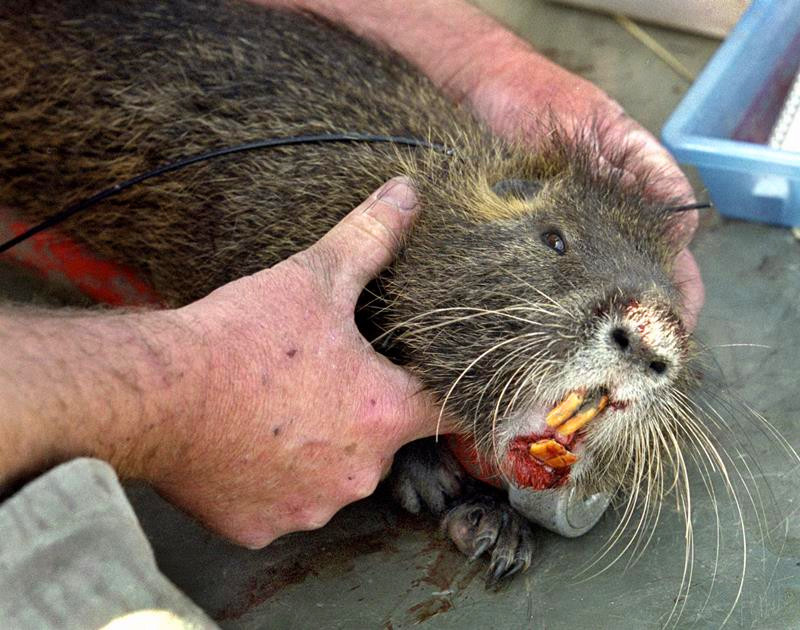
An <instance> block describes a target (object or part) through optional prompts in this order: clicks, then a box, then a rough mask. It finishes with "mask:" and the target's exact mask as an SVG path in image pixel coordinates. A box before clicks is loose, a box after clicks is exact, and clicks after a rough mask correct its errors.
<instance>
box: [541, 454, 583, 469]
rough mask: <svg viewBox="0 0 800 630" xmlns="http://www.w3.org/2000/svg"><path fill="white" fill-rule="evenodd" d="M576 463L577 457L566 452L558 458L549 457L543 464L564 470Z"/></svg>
mask: <svg viewBox="0 0 800 630" xmlns="http://www.w3.org/2000/svg"><path fill="white" fill-rule="evenodd" d="M577 461H578V457H577V456H576V455H573V454H572V453H569V452H567V453H564V454H563V455H559V456H558V457H551V458H550V459H548V460H547V461H546V462H545V464H547V465H548V466H550V468H566V467H567V466H572V464H574V463H575V462H577Z"/></svg>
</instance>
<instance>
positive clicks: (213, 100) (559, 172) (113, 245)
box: [0, 0, 691, 486]
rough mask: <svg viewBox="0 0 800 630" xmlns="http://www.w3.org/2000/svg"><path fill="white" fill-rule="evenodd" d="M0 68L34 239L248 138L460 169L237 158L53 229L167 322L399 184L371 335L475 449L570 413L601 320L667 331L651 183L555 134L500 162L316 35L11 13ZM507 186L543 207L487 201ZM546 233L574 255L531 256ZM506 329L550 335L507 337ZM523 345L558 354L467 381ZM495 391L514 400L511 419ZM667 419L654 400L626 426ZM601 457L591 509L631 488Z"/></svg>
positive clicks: (413, 87)
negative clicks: (574, 363)
mask: <svg viewBox="0 0 800 630" xmlns="http://www.w3.org/2000/svg"><path fill="white" fill-rule="evenodd" d="M0 60H2V61H0V64H2V66H1V67H2V72H3V81H4V85H5V87H4V88H2V90H0V121H1V122H0V147H2V151H1V152H0V201H2V202H3V203H5V204H8V205H11V206H16V207H17V208H19V209H21V210H22V211H23V213H24V214H25V215H26V216H27V217H30V218H32V219H34V218H41V217H44V216H47V215H49V214H52V213H53V212H54V211H55V210H57V209H59V208H61V207H63V206H65V205H66V204H68V203H71V202H75V201H77V200H80V199H82V198H84V197H86V196H88V195H90V194H92V193H95V192H97V191H98V190H100V189H102V188H104V187H106V186H108V185H109V184H111V183H114V182H116V181H120V180H124V179H126V178H129V177H132V176H134V175H136V174H138V173H140V172H143V171H146V170H148V169H150V168H152V167H154V166H156V165H160V164H162V163H166V162H169V161H171V160H174V159H176V158H179V157H182V156H185V155H188V154H192V153H199V152H202V151H206V150H208V149H211V148H216V147H220V146H225V145H232V144H236V143H240V142H245V141H251V140H256V139H261V138H267V137H282V136H289V135H293V134H304V133H318V132H340V131H355V132H369V133H375V134H402V135H409V136H415V137H420V138H425V139H429V140H431V141H433V142H437V143H442V144H445V145H447V146H449V147H452V148H453V149H454V151H455V155H454V156H451V157H447V156H445V155H442V154H441V153H437V152H435V151H430V150H425V149H419V148H417V149H409V148H405V147H397V146H387V145H373V144H341V145H340V144H326V145H322V144H320V145H303V146H297V147H287V148H279V149H271V150H266V151H260V152H256V153H248V154H241V155H236V156H232V157H229V158H223V159H218V160H215V161H212V162H207V163H203V164H199V165H195V166H191V167H189V168H186V169H184V170H182V171H180V172H176V173H172V174H170V175H168V176H165V177H162V178H160V179H158V180H156V181H151V182H148V183H146V184H143V185H140V186H138V187H136V188H134V189H133V190H131V191H128V192H126V193H124V194H122V195H120V196H119V197H116V198H114V199H112V200H110V201H107V202H105V203H103V204H102V205H101V206H99V207H95V208H93V209H91V210H90V211H88V212H86V213H84V214H82V215H80V216H78V217H75V218H73V219H71V220H70V221H69V222H68V223H66V224H64V226H63V229H64V230H66V231H67V232H69V233H70V234H71V235H73V236H74V237H75V238H77V239H78V240H81V241H83V242H84V243H86V244H87V245H88V246H90V247H91V248H92V249H93V250H94V251H95V252H97V253H98V254H99V255H101V256H103V257H106V258H108V259H113V260H116V261H120V262H123V263H127V264H129V265H131V266H133V267H135V268H137V269H139V270H140V271H141V272H142V273H143V274H144V276H145V277H146V278H147V279H148V280H149V281H150V282H151V283H152V284H153V286H154V288H155V289H156V290H157V291H158V292H159V293H160V294H161V295H162V296H163V297H164V298H165V299H166V301H167V303H168V304H170V305H178V304H183V303H186V302H189V301H192V300H195V299H197V298H200V297H202V296H203V295H205V294H207V293H208V292H210V291H211V290H212V289H214V288H215V287H217V286H219V285H221V284H223V283H225V282H228V281H230V280H232V279H234V278H236V277H240V276H242V275H245V274H249V273H252V272H254V271H256V270H259V269H262V268H264V267H267V266H270V265H272V264H274V263H276V262H277V261H279V260H281V259H283V258H285V257H287V256H288V255H290V254H292V253H294V252H296V251H298V250H300V249H302V248H305V247H307V246H308V245H310V244H311V243H313V242H314V241H315V240H316V239H318V238H319V237H320V236H321V235H322V234H323V233H324V232H325V231H327V230H328V229H329V228H330V227H331V226H333V225H334V224H335V223H336V222H337V221H338V220H339V219H340V218H341V217H342V216H344V214H346V213H347V212H348V211H349V210H350V209H351V208H352V207H354V206H355V205H356V204H358V203H359V202H360V201H362V200H363V199H364V198H366V196H367V195H368V194H369V193H370V192H371V191H373V190H374V189H375V188H376V187H377V186H378V185H379V184H380V183H382V182H383V181H385V180H387V179H388V178H390V177H391V176H394V175H398V174H406V175H409V176H411V177H412V178H413V179H414V181H415V182H416V184H417V187H418V189H419V194H420V197H421V201H422V205H423V207H424V212H423V213H422V216H421V217H420V219H419V221H418V222H417V224H416V226H415V228H414V230H413V232H412V234H411V235H410V236H409V237H408V240H407V243H406V247H405V249H404V251H403V253H402V254H401V256H400V257H399V259H398V261H397V262H396V264H395V265H394V266H393V267H392V268H391V270H390V271H389V272H387V274H386V275H385V276H384V278H383V284H382V295H383V299H385V301H386V304H387V305H388V306H387V307H386V308H384V309H380V312H379V314H376V315H374V317H373V321H374V322H375V323H377V324H378V326H379V327H380V328H381V329H382V330H384V331H392V336H391V337H390V338H391V339H392V340H393V345H394V348H395V349H396V350H399V354H400V355H401V356H402V357H403V358H404V360H405V361H406V362H407V364H408V365H409V367H410V368H411V369H413V370H415V371H416V373H417V374H418V375H419V376H420V377H421V378H422V379H423V381H424V382H425V384H426V385H427V386H428V387H429V388H431V389H432V390H433V391H434V392H436V393H437V394H438V395H439V396H440V398H441V399H444V398H447V399H448V400H447V404H448V408H449V410H450V412H451V413H454V414H455V415H457V416H458V417H459V418H460V419H461V420H462V423H463V424H462V426H463V430H464V431H465V432H470V433H473V432H474V434H475V436H476V438H477V440H478V443H479V444H480V445H482V446H483V447H485V448H487V449H490V448H491V444H492V441H493V437H492V436H493V435H495V429H496V427H495V425H494V423H495V421H496V419H497V416H498V413H497V412H498V410H500V411H501V412H503V413H504V414H506V415H508V414H510V413H511V412H512V411H514V410H515V409H520V408H524V407H525V405H526V404H530V403H531V402H532V401H536V402H537V403H541V404H553V403H555V402H557V400H558V399H559V397H560V396H563V395H564V393H565V387H566V384H565V383H564V382H562V381H561V380H559V379H560V375H559V369H560V368H561V367H562V366H564V365H566V364H567V362H568V361H569V360H570V357H571V356H572V355H573V354H575V347H576V344H580V343H586V340H587V339H589V338H590V337H591V334H592V331H593V330H594V329H595V327H596V321H597V317H596V316H595V315H596V314H597V313H607V312H610V311H614V309H619V308H622V305H623V304H624V302H625V300H626V299H629V298H635V299H637V300H642V301H644V302H646V303H647V304H649V305H650V308H651V310H652V313H653V316H654V317H659V318H664V319H667V320H671V321H675V322H677V316H676V315H675V312H676V305H677V304H678V301H679V295H678V292H677V291H676V289H675V288H674V287H672V285H671V283H670V282H669V273H670V269H669V261H670V260H671V258H672V256H673V254H674V251H673V250H672V246H671V245H670V242H669V239H668V238H667V237H666V233H667V223H668V221H669V218H668V216H667V214H666V213H665V212H664V211H663V209H662V208H661V207H660V206H659V205H657V204H653V203H650V202H648V201H646V200H645V199H644V196H643V195H642V194H641V191H642V190H644V185H643V183H641V182H640V183H639V184H635V185H623V183H622V182H620V181H619V179H618V178H617V177H616V176H615V175H614V174H613V173H611V174H608V173H606V174H602V172H601V170H600V169H599V168H598V155H597V148H596V143H595V142H593V141H592V142H580V139H574V138H565V137H563V136H559V135H558V134H555V135H554V136H553V138H554V139H553V141H552V145H551V146H550V147H549V148H546V149H544V150H542V151H541V152H539V153H538V154H532V153H531V152H530V151H529V150H528V149H526V148H525V147H520V146H514V145H513V144H510V143H506V142H502V141H500V140H498V139H496V138H494V137H492V135H491V134H490V133H489V132H488V131H487V129H486V128H485V127H484V126H483V125H482V124H481V123H479V122H478V121H476V120H475V119H474V118H473V116H472V115H471V114H470V113H469V112H467V111H466V110H464V109H461V108H457V107H454V106H453V105H452V104H450V103H448V102H447V101H446V100H445V99H444V97H442V96H441V95H440V94H439V93H438V92H437V91H436V90H435V89H434V88H433V86H432V85H431V84H430V83H429V82H428V80H427V79H425V78H424V77H421V76H420V75H419V74H417V73H416V72H414V71H413V70H412V69H411V68H409V67H408V65H407V64H405V63H404V62H403V61H401V60H399V59H398V58H396V57H395V56H393V55H391V54H389V53H386V52H380V51H376V50H375V49H373V48H372V47H370V46H367V45H366V44H364V43H362V42H361V41H359V40H358V39H357V38H355V37H354V36H352V35H350V34H347V33H345V32H342V31H340V30H335V29H333V28H332V27H330V26H329V25H325V24H322V23H320V22H318V21H314V20H302V19H299V18H298V17H297V16H292V15H286V14H281V13H271V12H268V11H264V10H261V9H257V8H255V7H252V6H249V5H248V6H245V5H240V4H238V3H235V2H225V1H222V0H220V1H208V2H195V3H192V2H163V3H162V2H151V1H149V0H130V1H128V2H117V1H112V0H97V1H94V2H89V1H86V2H79V1H76V0H68V1H64V2H55V1H52V0H46V1H31V2H10V1H9V2H5V3H3V5H2V7H0ZM545 123H546V121H539V123H538V124H542V125H543V126H544V125H545ZM591 140H594V138H591ZM587 147H588V148H587ZM508 179H524V180H531V181H537V182H539V183H541V184H542V189H541V192H540V193H539V194H538V195H537V196H536V197H535V198H533V199H520V198H515V197H513V196H511V197H505V198H501V197H499V196H497V195H496V194H495V193H493V192H492V188H491V187H492V186H493V185H494V184H496V183H497V182H499V181H503V180H508ZM553 228H557V229H559V230H561V231H562V232H563V233H564V234H566V235H567V241H568V245H569V252H568V255H566V256H558V255H556V254H555V253H554V252H553V251H551V250H549V249H548V248H547V247H546V246H544V244H543V243H542V240H541V234H542V232H544V231H547V230H549V229H553ZM543 296H544V297H543ZM551 302H553V303H556V302H557V303H558V305H559V308H553V307H552V304H551ZM509 305H520V307H525V306H526V305H538V306H537V307H538V308H543V309H545V311H546V312H545V311H542V312H534V313H533V315H531V316H527V315H525V316H522V317H509V315H508V313H509V311H508V310H507V309H508V308H509ZM443 308H447V309H452V310H449V311H442V310H441V309H443ZM455 309H462V310H461V311H457V310H455ZM463 309H482V310H483V311H484V315H483V316H480V317H478V316H475V317H462V318H461V319H460V320H459V321H453V319H454V313H462V314H464V313H466V314H469V313H470V312H472V311H470V310H463ZM504 309H505V310H504ZM559 309H560V310H559ZM533 320H535V321H533ZM532 330H534V331H535V330H542V331H545V332H548V333H549V334H550V335H551V338H550V340H551V343H550V344H549V345H548V346H547V347H546V348H544V349H542V350H541V352H540V353H539V354H538V355H537V356H538V359H537V360H538V361H539V364H538V367H535V369H534V368H531V369H522V368H524V367H526V366H525V362H526V361H529V360H530V358H529V357H528V356H526V355H518V356H517V358H516V359H515V360H511V357H510V355H509V353H508V352H495V353H493V354H489V355H487V356H486V358H485V359H483V360H481V361H480V363H479V365H478V366H477V367H476V368H474V369H468V366H469V365H470V362H471V361H473V360H474V359H475V358H476V357H477V356H479V355H480V354H481V353H482V352H483V351H485V350H487V349H489V348H491V347H493V346H494V345H495V344H498V343H500V342H502V341H503V340H505V339H510V338H511V337H513V336H515V335H521V334H526V333H529V332H531V331H532ZM677 336H678V337H679V338H680V339H679V340H680V343H682V344H686V343H688V342H687V341H686V339H685V334H684V333H683V332H682V331H681V332H679V333H677ZM512 347H513V346H512ZM687 347H688V346H687ZM685 359H686V357H685V356H683V357H676V358H675V369H674V371H673V372H672V373H671V374H670V377H669V381H668V385H669V387H678V388H679V389H681V391H685V390H686V389H687V387H688V383H689V381H690V380H691V378H690V376H689V372H688V368H687V367H686V361H685ZM532 376H536V377H537V379H533V378H532ZM457 379H458V386H457V387H455V388H454V390H453V392H452V395H450V396H449V397H448V396H447V394H448V392H449V390H450V388H451V386H452V385H453V383H454V382H456V380H457ZM506 384H508V385H506ZM503 386H506V389H505V390H504V389H503ZM504 391H511V392H519V396H517V397H516V398H515V402H513V404H511V405H510V406H509V398H510V396H509V397H506V398H505V399H504V398H503V396H504V394H503V392H504ZM664 404H667V403H665V402H663V401H659V400H658V399H657V397H653V399H652V400H647V401H646V404H643V405H642V407H641V408H640V409H638V410H637V413H638V414H641V415H642V416H644V415H647V414H649V417H653V414H654V412H653V408H654V407H658V405H664ZM662 411H663V410H662ZM655 415H658V414H655ZM662 416H663V417H665V418H666V417H667V416H666V415H664V414H662ZM662 416H658V417H662ZM501 417H502V414H501ZM664 421H665V422H667V420H664ZM619 430H622V429H619ZM627 430H628V431H632V430H634V429H630V428H629V429H627ZM598 435H599V433H598ZM621 439H622V438H621ZM605 440H606V441H608V438H605ZM621 444H625V441H624V439H622V442H621ZM602 446H603V445H602V444H600V445H599V446H598V456H597V459H596V461H598V462H600V463H602V464H603V465H604V466H606V468H603V466H602V465H600V464H598V466H599V468H598V470H600V471H602V475H604V477H603V478H604V479H605V483H604V484H601V485H611V486H613V485H615V484H617V483H618V482H619V481H620V480H621V479H622V478H623V477H624V476H625V475H626V474H628V473H630V466H631V465H632V464H631V462H630V461H627V460H625V461H622V462H620V461H619V460H620V458H619V456H618V454H616V451H614V452H612V451H610V450H609V451H608V452H607V453H603V452H602ZM611 446H614V447H616V446H617V445H611ZM607 450H608V449H607ZM635 451H636V449H635V448H634V447H633V446H632V447H631V452H632V453H635ZM635 454H638V453H635ZM596 481H597V479H595V482H596Z"/></svg>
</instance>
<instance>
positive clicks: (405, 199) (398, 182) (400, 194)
mask: <svg viewBox="0 0 800 630" xmlns="http://www.w3.org/2000/svg"><path fill="white" fill-rule="evenodd" d="M375 197H376V198H378V199H380V200H381V201H384V202H386V203H389V204H391V205H393V206H394V207H395V208H397V209H398V210H402V211H404V212H408V211H409V210H413V209H414V208H416V207H417V194H416V192H415V191H414V185H413V184H412V183H411V180H410V179H409V178H408V177H395V178H393V179H390V180H389V181H388V182H386V183H385V184H384V185H383V186H381V188H380V189H379V190H378V192H377V194H376V195H375Z"/></svg>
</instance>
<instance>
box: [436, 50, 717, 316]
mask: <svg viewBox="0 0 800 630" xmlns="http://www.w3.org/2000/svg"><path fill="white" fill-rule="evenodd" d="M500 49H501V51H502V52H503V54H495V55H485V54H482V55H476V56H475V57H474V58H473V59H474V63H475V64H476V66H477V67H476V68H475V69H472V70H471V71H466V70H465V71H462V72H461V73H458V74H457V75H455V76H456V78H457V81H458V82H460V83H461V84H462V86H467V89H466V92H465V93H464V94H463V98H466V99H467V100H468V102H469V103H470V105H471V106H472V107H473V109H474V110H475V111H476V112H477V113H478V115H479V116H481V117H483V118H484V119H485V120H486V121H487V122H488V123H489V125H490V126H491V127H492V128H493V129H494V130H495V131H496V132H497V133H498V134H500V135H503V136H505V137H508V138H513V139H519V138H522V139H523V140H524V141H527V142H530V143H531V144H533V145H534V146H536V145H538V144H539V143H541V142H542V137H541V134H542V132H543V131H546V129H545V128H544V127H543V125H542V124H541V122H539V121H542V120H554V122H555V123H556V124H558V125H559V126H560V127H562V128H563V130H564V131H565V132H566V135H567V136H568V137H569V136H578V137H580V135H581V134H582V133H585V132H586V131H587V129H588V128H589V127H590V126H592V125H594V126H595V128H596V129H597V130H598V131H599V133H600V151H601V158H603V159H605V160H606V162H607V165H608V168H609V169H620V170H622V171H623V176H624V177H629V178H645V179H646V180H648V179H649V180H650V181H651V182H652V184H651V185H649V186H648V188H647V192H648V194H649V195H650V196H651V197H652V198H654V199H660V200H664V201H665V203H672V204H675V203H678V204H688V203H692V202H693V201H694V194H693V192H692V188H691V185H690V184H689V182H688V180H687V179H686V177H685V175H684V174H683V172H682V171H681V170H680V168H679V167H678V165H677V163H676V162H675V160H674V159H673V158H672V156H671V155H670V154H669V153H668V152H667V150H666V149H665V148H664V147H663V146H662V145H661V144H660V143H659V142H658V140H656V138H655V137H653V135H652V134H651V133H650V132H649V131H647V130H646V129H644V128H643V127H642V126H641V125H639V124H638V123H637V122H636V121H634V120H633V119H632V118H630V117H629V116H628V115H627V114H626V113H625V111H624V110H623V109H622V107H621V106H620V105H619V104H618V103H617V102H616V101H614V100H613V99H611V98H610V97H609V96H608V95H607V94H606V93H605V92H603V91H602V90H601V89H600V88H598V87H597V86H595V85H593V84H592V83H590V82H588V81H586V80H584V79H582V78H581V77H578V76H576V75H574V74H572V73H570V72H568V71H566V70H564V69H563V68H560V67H559V66H557V65H555V64H553V63H551V62H550V61H548V60H547V59H545V58H544V57H542V56H541V55H539V54H537V53H536V52H534V51H533V50H531V49H530V48H528V47H527V46H526V45H524V44H521V45H511V44H505V45H504V46H501V47H500ZM468 77H471V78H468ZM446 87H448V86H446ZM449 87H450V89H451V91H452V90H455V89H457V88H455V87H454V86H449ZM620 158H622V161H621V160H620ZM697 222H698V217H697V211H696V210H693V211H690V212H682V213H680V214H679V215H678V216H677V217H676V221H675V223H674V225H673V228H672V237H673V238H674V240H675V242H676V243H677V244H678V245H679V247H680V253H679V254H678V255H677V257H676V259H675V263H674V268H673V278H674V280H675V282H676V285H677V286H679V287H680V288H681V290H682V292H683V297H684V313H683V318H684V322H685V323H686V325H687V327H688V328H689V329H694V327H695V326H696V323H697V317H698V314H699V311H700V309H701V307H702V305H703V302H704V289H703V283H702V279H701V278H700V271H699V269H698V267H697V263H696V261H695V259H694V257H693V256H692V254H691V252H690V251H689V250H688V248H687V247H688V244H689V242H690V241H691V240H692V237H693V235H694V232H695V230H696V228H697Z"/></svg>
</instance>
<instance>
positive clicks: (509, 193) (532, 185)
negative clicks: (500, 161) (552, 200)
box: [492, 179, 542, 200]
mask: <svg viewBox="0 0 800 630" xmlns="http://www.w3.org/2000/svg"><path fill="white" fill-rule="evenodd" d="M541 190H542V184H541V183H539V182H537V181H534V180H531V179H503V180H500V181H499V182H497V183H496V184H495V185H494V186H492V191H493V192H494V194H495V195H497V196H498V197H500V198H501V199H508V198H509V197H516V198H517V199H522V200H528V199H533V198H534V197H536V195H538V194H539V192H540V191H541Z"/></svg>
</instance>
